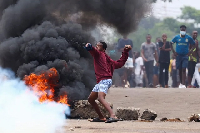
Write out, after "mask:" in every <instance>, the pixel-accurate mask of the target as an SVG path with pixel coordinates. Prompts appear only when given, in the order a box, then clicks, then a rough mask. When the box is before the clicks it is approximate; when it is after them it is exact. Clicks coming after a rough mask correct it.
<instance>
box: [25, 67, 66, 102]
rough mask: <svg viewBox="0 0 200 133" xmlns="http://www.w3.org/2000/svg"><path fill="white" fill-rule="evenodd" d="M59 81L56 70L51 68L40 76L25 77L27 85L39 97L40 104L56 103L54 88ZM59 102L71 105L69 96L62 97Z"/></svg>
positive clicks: (32, 74)
mask: <svg viewBox="0 0 200 133" xmlns="http://www.w3.org/2000/svg"><path fill="white" fill-rule="evenodd" d="M58 80H59V74H58V71H57V70H56V69H55V68H51V69H49V70H48V71H46V72H43V73H42V74H40V75H36V74H34V73H31V74H30V75H29V76H25V77H24V81H25V84H26V85H28V86H30V89H31V90H33V92H34V93H35V94H36V95H37V96H38V97H39V101H40V103H42V102H45V101H50V102H51V101H55V97H54V92H55V89H54V88H55V86H56V85H57V82H58ZM57 102H58V103H63V104H67V105H69V104H68V100H67V95H63V96H60V97H59V100H58V101H57Z"/></svg>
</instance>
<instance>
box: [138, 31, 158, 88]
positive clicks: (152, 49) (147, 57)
mask: <svg viewBox="0 0 200 133" xmlns="http://www.w3.org/2000/svg"><path fill="white" fill-rule="evenodd" d="M141 56H142V58H143V60H144V66H145V71H146V74H147V78H148V84H149V87H153V63H154V58H155V60H156V63H157V62H158V56H157V51H156V45H155V43H153V42H151V35H150V34H148V35H147V36H146V42H144V43H143V44H142V46H141Z"/></svg>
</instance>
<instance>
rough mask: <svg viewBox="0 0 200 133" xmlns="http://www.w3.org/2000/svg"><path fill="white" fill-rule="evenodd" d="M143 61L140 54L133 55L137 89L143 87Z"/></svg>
mask: <svg viewBox="0 0 200 133" xmlns="http://www.w3.org/2000/svg"><path fill="white" fill-rule="evenodd" d="M143 71H144V61H143V59H142V57H141V56H140V52H136V53H135V82H136V86H137V87H142V86H143V76H144V72H143Z"/></svg>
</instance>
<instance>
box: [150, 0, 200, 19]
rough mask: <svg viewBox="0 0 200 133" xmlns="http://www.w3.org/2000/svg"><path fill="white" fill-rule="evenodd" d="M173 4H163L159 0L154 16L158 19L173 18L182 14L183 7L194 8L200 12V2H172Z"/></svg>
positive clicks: (194, 0)
mask: <svg viewBox="0 0 200 133" xmlns="http://www.w3.org/2000/svg"><path fill="white" fill-rule="evenodd" d="M172 1H173V2H162V1H161V0H158V2H157V3H156V4H154V5H153V14H154V16H156V17H158V18H165V17H173V18H176V17H177V16H179V15H180V14H181V10H180V8H181V7H184V6H192V7H195V8H196V9H199V10H200V4H199V2H200V0H172Z"/></svg>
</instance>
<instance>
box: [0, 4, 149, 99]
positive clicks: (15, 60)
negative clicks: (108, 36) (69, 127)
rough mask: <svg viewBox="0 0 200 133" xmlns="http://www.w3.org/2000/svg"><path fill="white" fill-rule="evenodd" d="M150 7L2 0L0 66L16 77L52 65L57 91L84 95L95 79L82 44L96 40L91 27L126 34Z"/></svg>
mask: <svg viewBox="0 0 200 133" xmlns="http://www.w3.org/2000/svg"><path fill="white" fill-rule="evenodd" d="M149 6H150V5H149V3H147V2H146V0H141V1H139V0H34V1H33V0H1V2H0V65H1V67H4V68H10V69H12V70H13V71H14V72H15V73H16V75H17V76H18V77H20V78H21V79H23V78H24V76H25V75H29V74H31V73H37V74H39V73H41V72H43V71H46V70H48V69H49V68H52V67H55V68H56V69H57V71H58V72H59V77H60V79H59V83H58V84H59V87H58V92H59V93H58V94H62V93H64V92H67V94H68V96H69V98H70V99H71V100H75V99H85V98H87V96H88V94H89V92H90V91H91V89H92V88H93V86H94V84H95V82H96V79H95V74H94V68H93V61H92V57H91V56H90V55H89V53H88V52H87V51H86V50H85V49H84V48H83V45H84V44H85V43H87V42H91V43H92V44H93V43H95V42H96V41H98V40H95V38H94V37H93V36H92V35H91V31H92V30H94V29H95V28H96V26H97V24H98V25H99V24H100V25H108V26H111V27H114V28H116V29H117V31H118V32H119V33H120V34H128V33H130V32H132V31H134V30H135V29H136V27H137V24H138V22H139V21H140V19H141V18H142V17H143V16H144V15H145V13H146V12H147V11H148V9H149Z"/></svg>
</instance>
